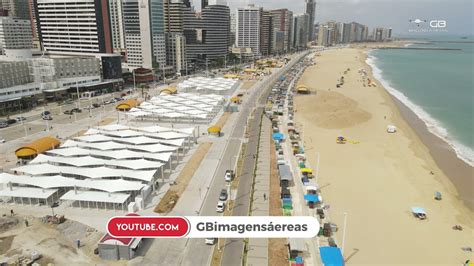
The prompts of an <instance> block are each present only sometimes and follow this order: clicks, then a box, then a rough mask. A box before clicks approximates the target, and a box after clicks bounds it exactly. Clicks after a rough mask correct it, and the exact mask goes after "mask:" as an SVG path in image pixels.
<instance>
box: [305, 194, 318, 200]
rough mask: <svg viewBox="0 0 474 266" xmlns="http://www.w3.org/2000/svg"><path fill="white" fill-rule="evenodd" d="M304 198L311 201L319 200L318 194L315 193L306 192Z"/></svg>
mask: <svg viewBox="0 0 474 266" xmlns="http://www.w3.org/2000/svg"><path fill="white" fill-rule="evenodd" d="M304 199H305V200H306V201H310V202H319V198H318V195H314V194H306V195H304Z"/></svg>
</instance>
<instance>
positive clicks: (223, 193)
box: [219, 189, 227, 200]
mask: <svg viewBox="0 0 474 266" xmlns="http://www.w3.org/2000/svg"><path fill="white" fill-rule="evenodd" d="M219 200H227V190H226V189H222V190H221V193H220V194H219Z"/></svg>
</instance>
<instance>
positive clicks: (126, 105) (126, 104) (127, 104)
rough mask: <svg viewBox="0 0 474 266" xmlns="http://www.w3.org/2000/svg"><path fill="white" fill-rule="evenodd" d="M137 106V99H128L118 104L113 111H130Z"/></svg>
mask: <svg viewBox="0 0 474 266" xmlns="http://www.w3.org/2000/svg"><path fill="white" fill-rule="evenodd" d="M137 106H138V100H137V99H129V100H126V101H123V102H121V103H119V104H118V105H117V106H116V107H115V109H117V111H126V112H128V111H130V109H132V108H133V107H137Z"/></svg>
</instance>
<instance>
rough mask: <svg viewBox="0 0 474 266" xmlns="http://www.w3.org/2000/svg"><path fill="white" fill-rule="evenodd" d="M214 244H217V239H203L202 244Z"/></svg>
mask: <svg viewBox="0 0 474 266" xmlns="http://www.w3.org/2000/svg"><path fill="white" fill-rule="evenodd" d="M216 242H217V238H210V237H208V238H206V239H204V243H205V244H206V245H214V244H215V243H216Z"/></svg>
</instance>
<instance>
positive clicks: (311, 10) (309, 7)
mask: <svg viewBox="0 0 474 266" xmlns="http://www.w3.org/2000/svg"><path fill="white" fill-rule="evenodd" d="M304 13H305V14H307V15H308V21H307V23H308V24H307V26H306V27H307V33H308V41H310V42H311V41H313V40H314V38H315V36H314V18H315V16H316V0H305V5H304Z"/></svg>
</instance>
